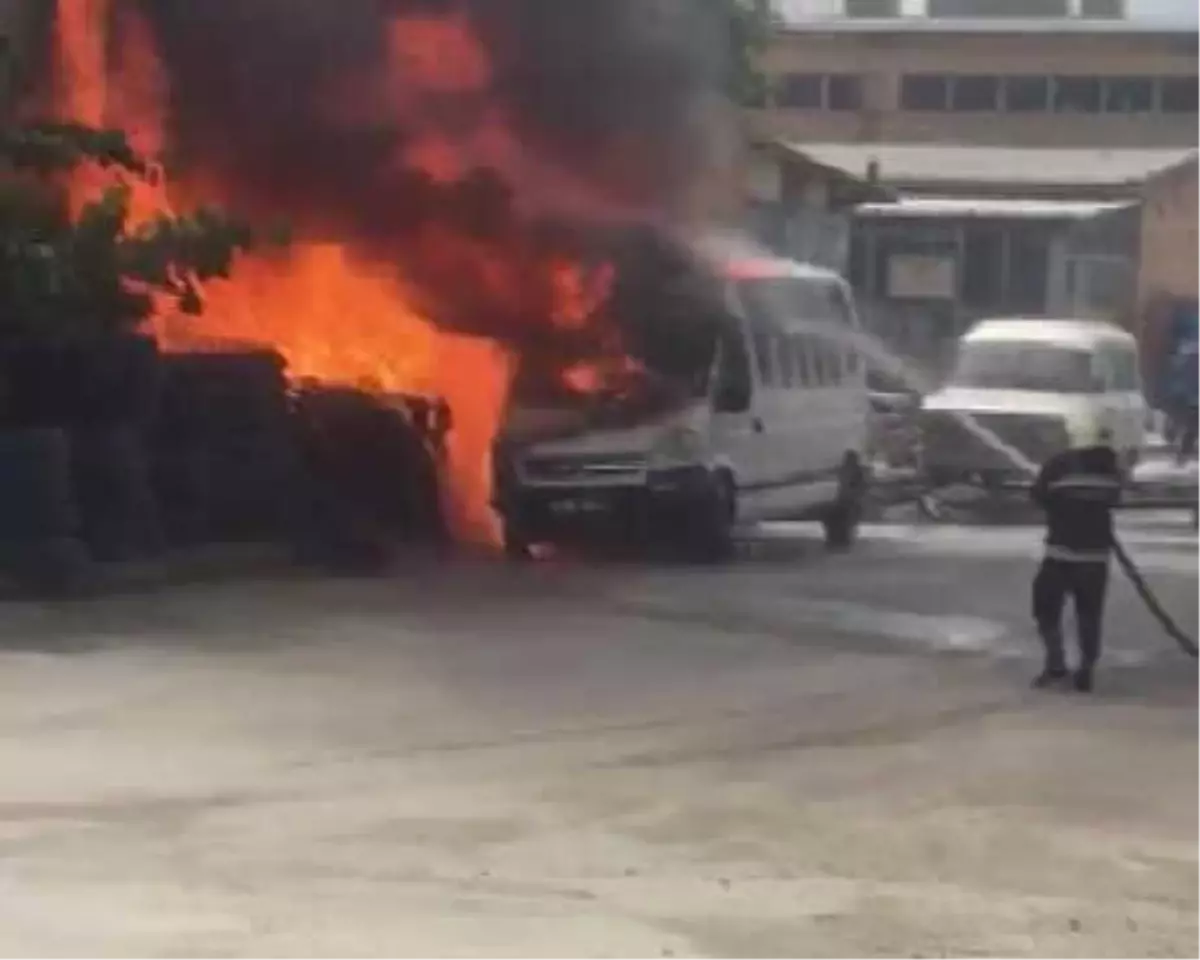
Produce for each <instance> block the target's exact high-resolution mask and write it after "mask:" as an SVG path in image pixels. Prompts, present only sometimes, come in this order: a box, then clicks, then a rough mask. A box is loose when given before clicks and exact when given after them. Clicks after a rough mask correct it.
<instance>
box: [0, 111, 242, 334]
mask: <svg viewBox="0 0 1200 960" xmlns="http://www.w3.org/2000/svg"><path fill="white" fill-rule="evenodd" d="M85 162H90V163H95V164H98V165H100V166H102V167H106V168H112V169H115V170H117V171H119V172H120V173H121V175H122V176H123V177H124V178H125V179H123V180H122V179H118V180H117V181H116V183H115V185H114V186H112V187H110V188H109V189H108V190H107V191H105V192H104V194H103V195H102V196H100V197H98V198H97V199H96V200H95V201H94V202H92V203H90V204H89V205H88V206H86V207H85V208H84V209H83V211H82V212H81V214H80V215H79V216H78V217H77V218H75V219H74V220H72V219H71V218H70V217H69V216H68V214H67V211H66V209H65V205H64V204H63V202H62V196H61V193H62V191H61V190H56V189H54V187H55V184H56V183H57V182H58V181H56V177H60V176H61V175H62V174H64V173H66V172H69V171H70V170H72V169H74V168H75V167H77V166H78V165H80V164H82V163H85ZM0 164H4V165H6V166H7V168H8V172H7V175H6V176H4V177H2V178H0V338H4V337H39V338H51V339H59V338H73V337H95V336H103V335H105V334H110V333H119V332H123V331H128V330H133V329H136V328H137V327H138V326H139V325H140V324H141V323H142V322H143V321H144V320H145V319H146V318H147V317H148V316H149V315H150V313H151V311H152V309H153V305H154V300H155V297H156V296H166V297H170V298H172V299H174V300H175V301H176V303H177V304H178V306H179V308H180V309H181V310H183V311H184V312H190V313H198V312H199V311H200V308H201V300H200V296H199V291H198V288H197V284H200V283H203V282H204V281H205V280H208V279H211V278H213V277H220V276H226V275H228V272H229V270H230V267H231V266H232V264H233V260H234V257H235V255H236V254H237V252H238V251H244V250H248V249H250V248H251V247H252V246H253V245H254V242H255V239H256V238H255V237H254V235H253V234H252V233H251V231H250V230H249V229H248V228H247V227H246V226H245V225H244V224H242V223H240V222H238V221H237V220H234V219H232V218H230V217H228V216H226V215H225V214H223V213H221V212H220V211H218V210H214V209H208V208H202V209H199V210H196V211H193V212H191V213H189V214H188V215H185V216H168V215H165V214H164V215H161V216H159V217H157V218H156V219H154V220H153V221H151V222H149V223H146V224H142V225H140V226H138V227H137V228H136V229H131V228H130V226H129V214H130V198H131V193H132V191H131V187H130V185H129V183H130V179H132V178H141V179H148V178H151V177H153V176H154V175H155V174H154V171H153V169H152V167H151V165H150V164H148V163H147V162H146V161H145V159H144V158H142V157H140V156H139V155H138V154H137V152H136V151H135V150H133V149H132V147H131V146H130V144H129V142H128V139H127V138H126V136H125V135H124V134H123V133H121V132H120V131H111V130H93V129H90V128H87V127H81V126H76V125H70V124H44V125H39V126H27V127H20V128H12V129H6V130H0ZM43 187H44V188H43Z"/></svg>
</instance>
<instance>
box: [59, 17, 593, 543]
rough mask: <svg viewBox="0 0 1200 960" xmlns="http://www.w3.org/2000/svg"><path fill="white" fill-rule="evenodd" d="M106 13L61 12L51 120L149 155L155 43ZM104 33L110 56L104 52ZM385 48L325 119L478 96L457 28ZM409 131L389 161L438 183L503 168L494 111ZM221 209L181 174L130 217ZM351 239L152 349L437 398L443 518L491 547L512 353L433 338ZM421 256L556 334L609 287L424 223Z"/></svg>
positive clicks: (161, 115) (144, 194)
mask: <svg viewBox="0 0 1200 960" xmlns="http://www.w3.org/2000/svg"><path fill="white" fill-rule="evenodd" d="M113 14H114V10H112V9H110V0H59V3H58V20H57V30H56V47H57V50H56V53H57V57H56V64H57V72H56V80H57V91H58V110H59V112H60V114H61V116H62V118H63V119H70V120H75V121H79V122H83V123H87V124H90V125H96V126H110V127H119V128H121V129H124V130H126V131H127V132H129V134H130V137H131V141H132V142H133V145H134V146H135V147H137V148H139V149H140V150H142V151H144V152H147V153H149V154H159V153H160V152H161V151H163V150H164V149H165V148H169V147H170V146H171V145H170V144H169V143H168V142H167V140H168V136H169V129H170V125H169V123H168V119H169V117H168V113H167V110H168V103H169V101H170V90H169V89H168V88H167V79H166V78H167V72H166V71H165V70H164V69H163V65H162V63H161V61H160V58H159V56H158V55H157V52H156V50H155V45H154V40H153V34H152V32H151V31H150V30H149V29H147V28H146V26H145V25H144V24H143V23H142V22H141V21H140V20H139V19H138V18H137V17H136V16H135V15H134V14H133V12H132V9H122V10H121V11H120V17H119V18H116V19H114V17H113ZM114 22H116V23H117V24H118V27H119V36H118V40H119V43H117V44H112V45H111V46H112V47H114V48H115V54H113V53H111V52H107V51H109V48H110V42H109V41H110V38H109V33H108V30H109V28H110V26H111V25H112V24H113V23H114ZM387 48H388V57H389V64H388V67H389V71H388V72H389V77H388V80H387V85H386V86H387V89H386V90H385V91H384V93H385V94H386V95H385V96H384V97H383V100H384V101H385V102H383V103H379V102H377V100H376V101H371V100H370V99H366V100H364V99H363V98H362V97H361V96H352V95H360V94H361V93H362V92H363V91H361V90H355V89H354V86H355V85H354V82H353V79H354V78H347V91H348V92H347V98H348V99H347V102H346V103H345V104H344V105H342V104H332V105H331V109H340V108H342V107H343V106H344V108H345V109H346V110H347V111H351V110H354V109H370V110H375V111H381V112H384V113H385V114H386V112H387V111H398V112H400V113H402V114H403V116H404V117H405V120H406V122H408V123H410V124H412V123H413V120H414V117H415V118H417V119H418V121H419V114H420V111H421V110H422V109H427V107H426V106H425V105H426V104H427V103H428V102H429V95H430V94H432V95H434V96H436V97H438V98H446V97H454V96H458V95H461V94H464V93H467V94H473V95H478V94H480V93H486V88H487V87H488V85H489V83H490V82H491V66H490V63H489V59H488V55H487V51H486V50H485V49H484V48H483V46H482V45H481V44H480V43H479V42H478V41H477V39H476V37H475V36H474V35H473V33H472V28H471V25H470V23H469V22H468V21H467V20H466V19H465V18H461V17H445V18H442V19H437V18H422V19H412V18H408V19H396V20H395V21H394V23H393V25H392V30H391V32H390V34H389V36H388V44H387ZM376 92H377V91H376ZM364 103H365V104H366V106H364ZM416 127H417V129H418V130H419V131H421V132H419V133H418V134H417V135H416V136H410V137H407V138H406V139H405V142H404V146H403V150H402V151H401V153H400V155H398V156H395V157H394V158H393V162H394V163H395V164H397V165H399V166H402V167H404V168H405V169H413V168H415V169H418V170H420V171H421V172H422V173H423V174H424V175H426V176H428V177H429V178H431V180H433V181H435V182H439V183H453V182H456V181H459V180H462V179H463V178H465V177H467V176H468V175H469V174H470V173H471V171H472V170H475V169H478V168H479V166H480V164H481V163H485V164H486V163H488V162H491V161H495V162H497V163H501V164H502V163H504V162H505V161H506V159H507V156H508V155H510V154H511V152H512V149H513V143H514V137H513V135H512V134H511V132H510V131H509V130H508V128H507V127H506V124H505V118H504V116H503V114H502V112H501V111H499V109H496V110H490V109H489V110H484V111H483V112H482V113H481V114H480V113H477V114H476V115H474V116H473V117H472V118H471V120H470V122H467V123H465V124H463V125H462V127H461V129H455V130H452V131H448V130H447V129H446V127H445V126H444V125H433V124H431V125H429V127H428V131H427V132H426V131H425V130H424V129H423V125H421V124H420V123H419V122H418V123H417V124H416ZM108 182H110V181H108V180H107V179H106V175H104V174H102V173H101V172H99V171H97V170H93V169H83V170H80V171H79V172H78V174H77V175H76V177H75V179H74V181H73V182H72V184H71V195H72V201H73V204H74V205H75V206H76V207H78V205H79V204H81V203H83V202H85V201H86V199H87V198H88V197H91V196H94V195H95V194H96V193H97V191H99V190H101V189H103V188H104V186H105V185H106V184H107V183H108ZM227 199H228V197H227V196H226V191H225V189H224V185H223V183H222V180H221V176H220V175H219V173H217V172H216V171H208V170H199V171H196V170H192V171H191V172H190V173H189V174H188V175H187V176H186V177H185V178H184V180H183V181H176V182H173V183H172V184H171V185H170V186H169V187H168V186H167V185H165V184H157V185H155V184H151V185H144V184H143V185H140V186H137V187H136V193H135V198H134V210H133V215H134V218H135V220H137V219H145V218H148V217H150V216H153V215H154V214H155V213H157V212H160V211H163V210H165V209H169V207H170V205H171V203H172V201H173V200H174V201H178V202H179V203H180V204H181V205H184V204H188V205H190V204H191V203H194V202H196V201H202V202H213V203H218V204H219V203H221V202H223V201H225V200H227ZM275 212H276V213H277V214H278V215H280V216H282V217H284V218H287V217H288V215H289V211H288V210H278V211H275ZM306 226H310V225H306ZM302 236H303V234H302ZM355 241H356V238H354V237H339V236H338V235H337V228H336V227H333V228H329V230H328V234H327V235H325V236H321V237H320V238H319V239H317V238H312V239H310V240H308V241H304V240H302V241H301V243H300V244H299V245H297V246H296V247H294V248H293V249H292V250H290V251H289V252H287V253H285V254H280V253H273V254H271V255H265V254H264V255H262V256H255V257H249V258H244V259H242V260H241V261H240V262H239V263H237V264H236V267H235V270H234V272H233V275H232V276H231V277H230V278H229V279H228V280H224V281H219V282H214V283H211V284H209V285H208V286H207V287H206V289H205V290H204V292H203V295H204V300H205V312H204V315H203V316H202V317H200V318H195V317H184V316H173V315H170V314H168V313H166V312H163V313H162V314H161V315H159V316H157V317H155V318H154V321H153V328H154V332H155V334H156V335H157V336H158V338H159V339H160V341H161V343H162V344H163V346H164V347H165V348H167V349H169V350H179V351H187V350H196V349H203V348H204V347H205V345H206V344H208V343H211V342H213V341H230V340H233V341H243V342H246V341H249V342H258V343H266V344H269V345H271V346H273V347H274V348H276V349H277V350H278V351H279V352H280V353H281V354H282V355H283V357H284V358H285V359H286V361H287V363H288V365H289V370H290V373H291V375H292V376H293V377H295V378H298V379H306V380H313V379H315V380H319V381H323V382H326V383H332V384H343V385H350V386H355V387H360V388H366V389H370V390H375V391H379V392H381V393H391V394H425V395H431V396H438V397H441V398H443V399H445V400H446V402H447V403H448V404H449V406H450V408H451V410H452V414H453V421H454V427H453V432H452V433H451V436H450V438H449V447H448V455H449V470H448V486H449V489H448V491H447V496H448V499H449V501H450V505H451V507H452V516H453V517H454V520H455V522H456V524H457V530H458V533H459V535H460V536H462V537H464V538H467V539H471V540H477V541H478V540H492V539H494V536H495V530H494V520H493V515H492V511H491V509H490V506H489V501H490V489H489V485H490V479H489V478H490V476H491V469H490V463H489V458H490V455H491V448H492V443H493V440H494V437H495V436H496V434H497V431H498V429H499V427H500V423H501V418H502V416H503V411H504V409H505V405H506V399H507V395H508V391H509V388H510V383H511V380H512V376H513V368H514V359H515V358H514V356H513V353H512V346H511V345H509V346H503V345H501V344H500V343H499V342H498V341H496V340H492V339H484V338H476V337H470V336H465V335H459V334H452V333H447V332H445V329H446V325H445V324H438V323H435V322H433V321H434V320H435V319H436V318H435V317H433V316H432V315H431V310H436V309H437V306H436V303H434V302H433V301H431V300H430V298H429V297H428V296H422V295H421V294H422V293H427V292H428V291H420V292H418V291H417V290H416V289H415V287H414V285H413V284H409V283H407V282H406V279H405V264H404V263H394V262H387V261H386V260H385V258H384V257H383V256H381V254H380V253H379V251H378V250H376V249H371V248H369V247H368V246H366V245H363V244H359V243H356V242H355ZM420 243H422V244H423V245H424V247H423V249H432V248H436V251H437V256H436V258H435V259H436V261H437V263H439V264H444V265H445V271H446V272H447V273H449V274H450V276H449V277H448V278H447V280H448V282H449V283H451V284H453V283H454V282H455V277H454V276H453V274H454V272H455V271H456V270H461V278H460V279H459V280H458V282H459V283H461V284H474V285H476V286H477V287H478V289H479V290H480V291H482V294H483V295H484V296H485V297H486V298H489V299H490V300H491V301H494V302H495V303H496V304H497V307H498V309H502V310H512V311H513V312H514V313H517V312H519V311H520V309H521V307H520V303H538V304H543V305H544V307H545V309H546V317H545V321H546V322H547V323H548V324H549V325H550V326H555V325H557V326H558V327H559V328H561V329H563V330H569V331H576V330H581V329H582V328H584V327H586V326H587V325H588V324H589V323H592V322H593V321H594V318H595V315H596V314H597V311H598V310H599V308H600V307H601V306H602V304H603V303H604V301H605V299H606V297H607V294H608V290H609V287H610V285H611V283H612V280H613V278H612V273H611V270H608V269H606V268H603V267H601V268H599V269H592V268H589V267H585V266H583V265H582V263H578V262H574V261H572V260H570V259H566V260H564V259H562V258H552V257H547V258H544V259H543V260H540V261H538V262H536V263H533V264H532V265H531V264H530V262H529V256H528V251H514V250H511V249H505V248H504V246H502V245H498V244H495V243H489V242H488V241H487V240H481V239H479V238H478V237H467V236H464V235H463V234H462V233H461V232H460V231H458V230H456V229H455V228H454V227H453V226H447V225H442V224H431V225H428V226H427V227H425V229H424V231H423V233H422V236H421V239H420ZM531 278H532V279H531ZM531 283H533V284H534V285H539V286H540V287H541V288H542V289H540V290H539V291H538V294H539V295H538V296H530V295H528V291H527V290H525V289H524V287H525V286H528V285H529V284H531ZM518 288H521V289H518ZM505 301H507V302H505ZM607 339H608V341H609V343H610V345H612V346H614V347H615V344H613V342H612V338H611V336H609V337H608V338H607ZM595 381H596V377H595V375H594V373H593V371H591V370H589V369H588V368H587V367H582V366H581V367H579V368H577V369H576V370H575V371H574V372H573V373H572V374H571V381H570V382H571V383H572V384H573V385H574V386H576V387H577V388H579V389H587V388H589V387H591V386H593V385H594V384H595Z"/></svg>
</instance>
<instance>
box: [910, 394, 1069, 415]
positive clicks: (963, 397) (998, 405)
mask: <svg viewBox="0 0 1200 960" xmlns="http://www.w3.org/2000/svg"><path fill="white" fill-rule="evenodd" d="M1091 405H1092V404H1091V402H1090V401H1089V398H1088V397H1085V396H1072V395H1070V394H1062V393H1040V392H1034V391H1030V390H981V389H977V388H975V387H947V388H946V389H944V390H939V391H937V392H936V393H932V394H930V395H929V396H927V397H926V398H925V401H924V403H923V404H922V409H923V410H929V411H932V412H936V411H939V410H946V411H956V412H960V413H1027V414H1029V415H1031V416H1036V415H1047V416H1072V415H1079V414H1081V413H1085V412H1086V411H1087V410H1088V409H1089V408H1090V406H1091Z"/></svg>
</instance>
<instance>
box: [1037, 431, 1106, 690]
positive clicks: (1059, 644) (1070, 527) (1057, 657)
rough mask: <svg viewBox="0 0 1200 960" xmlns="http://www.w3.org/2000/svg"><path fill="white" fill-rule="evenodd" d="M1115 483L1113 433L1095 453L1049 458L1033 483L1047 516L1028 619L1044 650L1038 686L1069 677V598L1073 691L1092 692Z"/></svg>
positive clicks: (1092, 450)
mask: <svg viewBox="0 0 1200 960" xmlns="http://www.w3.org/2000/svg"><path fill="white" fill-rule="evenodd" d="M1121 481H1122V476H1121V467H1120V463H1119V461H1118V460H1117V455H1116V453H1115V451H1114V450H1113V449H1112V446H1111V434H1110V433H1109V432H1108V431H1104V432H1103V435H1102V436H1101V438H1100V442H1099V443H1098V444H1096V445H1095V446H1090V447H1083V448H1078V449H1074V450H1068V451H1066V452H1065V453H1061V454H1059V455H1058V456H1056V457H1054V458H1053V459H1051V460H1050V461H1049V462H1048V463H1047V464H1046V465H1045V466H1044V467H1043V468H1042V471H1041V473H1040V474H1039V475H1038V478H1037V481H1036V482H1035V483H1034V486H1033V499H1034V501H1035V502H1036V503H1037V504H1038V506H1040V507H1041V508H1042V509H1043V510H1045V512H1046V552H1045V559H1044V560H1043V561H1042V566H1041V569H1040V570H1039V571H1038V575H1037V579H1036V580H1035V581H1034V584H1033V615H1034V618H1035V619H1036V620H1037V625H1038V631H1039V632H1040V633H1041V636H1042V642H1043V643H1044V644H1045V647H1046V663H1045V669H1044V670H1043V671H1042V673H1041V675H1040V676H1039V677H1038V678H1037V682H1036V686H1038V687H1048V686H1052V685H1054V684H1056V683H1059V682H1061V681H1063V680H1065V679H1066V678H1067V675H1068V670H1067V660H1066V652H1065V650H1064V645H1063V633H1062V615H1063V608H1064V607H1065V606H1066V602H1067V599H1068V598H1070V599H1072V600H1073V601H1074V604H1075V620H1076V624H1077V626H1078V630H1079V647H1080V662H1079V668H1078V670H1077V671H1076V672H1075V678H1074V682H1075V689H1076V690H1079V691H1080V692H1083V693H1088V692H1090V691H1091V689H1092V684H1093V675H1094V672H1095V668H1096V663H1097V662H1098V661H1099V659H1100V645H1101V635H1102V629H1103V622H1104V603H1105V597H1106V594H1107V591H1108V572H1109V561H1110V558H1111V556H1112V549H1113V509H1114V508H1115V507H1116V506H1117V505H1118V504H1119V503H1120V499H1121Z"/></svg>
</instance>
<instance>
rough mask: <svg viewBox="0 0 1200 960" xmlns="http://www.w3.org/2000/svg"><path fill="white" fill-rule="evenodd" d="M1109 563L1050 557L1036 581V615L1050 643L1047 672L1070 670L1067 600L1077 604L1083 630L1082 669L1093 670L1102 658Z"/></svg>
mask: <svg viewBox="0 0 1200 960" xmlns="http://www.w3.org/2000/svg"><path fill="white" fill-rule="evenodd" d="M1107 593H1108V564H1107V563H1106V562H1103V561H1078V560H1075V561H1070V560H1057V559H1053V558H1049V557H1048V558H1046V560H1044V561H1043V562H1042V568H1041V570H1040V571H1039V572H1038V575H1037V579H1036V580H1034V583H1033V616H1034V618H1035V619H1036V620H1037V625H1038V631H1039V632H1040V633H1041V635H1042V642H1043V643H1044V644H1045V645H1046V672H1047V673H1048V674H1064V673H1066V671H1067V661H1066V650H1065V649H1064V644H1063V632H1062V618H1063V609H1064V608H1065V606H1066V603H1067V599H1068V598H1070V599H1071V600H1073V601H1074V604H1075V621H1076V625H1077V627H1078V629H1079V648H1080V655H1081V660H1080V664H1079V667H1080V670H1081V671H1083V672H1085V673H1089V674H1090V673H1091V672H1092V670H1093V669H1094V668H1095V666H1096V663H1097V662H1098V661H1099V659H1100V651H1101V645H1102V639H1103V638H1102V632H1103V625H1104V603H1105V598H1106V596H1107Z"/></svg>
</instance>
